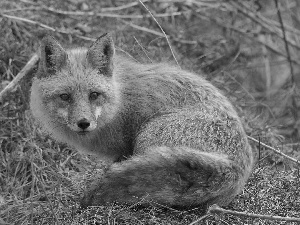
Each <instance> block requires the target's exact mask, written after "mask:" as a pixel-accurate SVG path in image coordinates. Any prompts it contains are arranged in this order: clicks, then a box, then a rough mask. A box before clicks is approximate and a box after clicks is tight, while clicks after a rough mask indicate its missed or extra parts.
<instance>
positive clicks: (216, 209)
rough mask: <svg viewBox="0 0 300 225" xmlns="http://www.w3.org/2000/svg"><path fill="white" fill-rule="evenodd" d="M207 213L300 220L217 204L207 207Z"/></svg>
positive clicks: (299, 220) (289, 220) (298, 219)
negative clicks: (249, 211) (239, 210)
mask: <svg viewBox="0 0 300 225" xmlns="http://www.w3.org/2000/svg"><path fill="white" fill-rule="evenodd" d="M208 213H209V214H230V215H234V216H246V217H251V218H259V219H266V220H276V221H278V220H280V221H288V222H300V218H296V217H282V216H271V215H262V214H255V213H247V212H237V211H233V210H228V209H223V208H221V207H219V206H217V205H216V204H214V205H212V206H210V207H209V209H208Z"/></svg>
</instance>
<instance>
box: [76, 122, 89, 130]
mask: <svg viewBox="0 0 300 225" xmlns="http://www.w3.org/2000/svg"><path fill="white" fill-rule="evenodd" d="M77 126H78V127H79V128H80V129H82V130H85V129H86V128H88V127H89V126H90V122H89V121H88V120H87V119H81V120H79V121H78V122H77Z"/></svg>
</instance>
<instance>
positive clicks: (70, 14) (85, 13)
mask: <svg viewBox="0 0 300 225" xmlns="http://www.w3.org/2000/svg"><path fill="white" fill-rule="evenodd" d="M41 9H43V10H45V11H48V12H51V13H55V14H61V15H68V16H97V17H108V18H121V19H144V18H149V17H151V15H119V14H112V13H97V12H93V11H88V12H83V11H64V10H59V9H54V8H51V7H45V6H40V9H39V10H41ZM32 10H35V9H34V8H33V9H32ZM188 12H190V10H187V11H183V12H172V13H159V14H155V17H170V16H181V15H184V14H185V13H188Z"/></svg>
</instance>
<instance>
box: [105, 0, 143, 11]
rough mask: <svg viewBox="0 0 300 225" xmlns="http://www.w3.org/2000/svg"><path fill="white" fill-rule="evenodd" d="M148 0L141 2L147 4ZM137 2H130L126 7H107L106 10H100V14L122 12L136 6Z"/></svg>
mask: <svg viewBox="0 0 300 225" xmlns="http://www.w3.org/2000/svg"><path fill="white" fill-rule="evenodd" d="M148 1H149V0H143V2H148ZM138 4H139V3H138V2H131V3H128V4H126V5H121V6H116V7H107V8H102V9H101V12H107V11H119V10H124V9H128V8H131V7H134V6H136V5H138Z"/></svg>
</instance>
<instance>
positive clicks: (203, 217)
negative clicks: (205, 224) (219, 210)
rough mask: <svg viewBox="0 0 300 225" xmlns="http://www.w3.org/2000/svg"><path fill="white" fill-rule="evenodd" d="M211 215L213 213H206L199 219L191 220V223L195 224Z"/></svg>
mask: <svg viewBox="0 0 300 225" xmlns="http://www.w3.org/2000/svg"><path fill="white" fill-rule="evenodd" d="M210 216H211V215H209V214H206V215H204V216H201V217H200V218H199V219H197V220H195V221H193V222H191V223H190V224H189V225H195V224H197V223H199V222H201V221H202V220H204V219H206V218H207V217H210Z"/></svg>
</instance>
